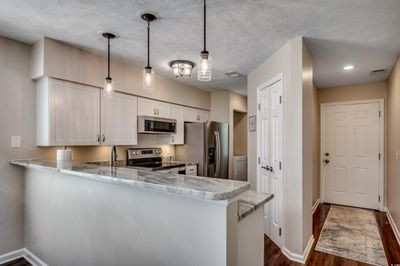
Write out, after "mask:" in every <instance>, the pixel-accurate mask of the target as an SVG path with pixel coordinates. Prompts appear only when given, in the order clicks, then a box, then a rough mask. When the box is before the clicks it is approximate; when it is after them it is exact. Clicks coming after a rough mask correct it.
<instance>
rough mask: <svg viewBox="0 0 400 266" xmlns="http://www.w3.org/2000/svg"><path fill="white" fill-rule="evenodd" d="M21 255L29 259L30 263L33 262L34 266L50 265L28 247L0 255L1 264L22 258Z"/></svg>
mask: <svg viewBox="0 0 400 266" xmlns="http://www.w3.org/2000/svg"><path fill="white" fill-rule="evenodd" d="M21 257H23V258H24V259H26V260H27V261H29V263H30V264H32V265H33V266H48V265H47V264H46V263H45V262H44V261H42V260H41V259H39V258H38V257H37V256H36V255H35V254H33V253H32V252H30V251H29V250H28V249H26V248H21V249H18V250H15V251H11V252H9V253H6V254H3V255H0V264H3V263H7V262H10V261H12V260H15V259H18V258H21Z"/></svg>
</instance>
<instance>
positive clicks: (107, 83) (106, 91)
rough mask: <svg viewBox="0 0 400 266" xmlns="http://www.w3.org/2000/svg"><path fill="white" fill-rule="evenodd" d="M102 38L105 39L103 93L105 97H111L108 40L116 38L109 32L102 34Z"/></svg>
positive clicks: (112, 90)
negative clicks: (105, 57)
mask: <svg viewBox="0 0 400 266" xmlns="http://www.w3.org/2000/svg"><path fill="white" fill-rule="evenodd" d="M103 37H104V38H106V39H107V48H108V49H107V77H106V78H105V81H104V88H103V92H104V94H105V95H112V94H113V92H114V89H113V86H112V78H111V77H110V40H111V39H114V38H115V37H116V36H115V35H114V34H112V33H109V32H104V33H103Z"/></svg>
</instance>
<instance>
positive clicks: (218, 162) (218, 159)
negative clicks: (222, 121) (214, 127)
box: [214, 131, 221, 177]
mask: <svg viewBox="0 0 400 266" xmlns="http://www.w3.org/2000/svg"><path fill="white" fill-rule="evenodd" d="M214 134H215V139H216V154H215V155H216V156H215V157H216V163H215V174H214V176H215V177H218V176H219V172H220V168H221V139H220V137H219V132H218V131H215V132H214Z"/></svg>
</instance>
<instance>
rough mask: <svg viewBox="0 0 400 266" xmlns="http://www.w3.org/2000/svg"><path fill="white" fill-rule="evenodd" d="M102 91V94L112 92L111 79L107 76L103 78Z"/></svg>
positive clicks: (110, 93)
mask: <svg viewBox="0 0 400 266" xmlns="http://www.w3.org/2000/svg"><path fill="white" fill-rule="evenodd" d="M103 92H104V95H112V93H113V86H112V79H111V78H110V77H107V78H105V80H104V88H103Z"/></svg>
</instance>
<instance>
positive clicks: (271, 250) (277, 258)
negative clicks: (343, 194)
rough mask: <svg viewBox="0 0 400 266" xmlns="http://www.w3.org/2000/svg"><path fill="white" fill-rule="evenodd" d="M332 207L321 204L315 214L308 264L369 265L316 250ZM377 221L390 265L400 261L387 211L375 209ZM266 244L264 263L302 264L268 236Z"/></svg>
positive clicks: (399, 251) (397, 245)
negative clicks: (288, 256) (312, 240)
mask: <svg viewBox="0 0 400 266" xmlns="http://www.w3.org/2000/svg"><path fill="white" fill-rule="evenodd" d="M330 208H331V205H330V204H320V205H319V206H318V208H317V209H316V211H315V212H314V215H313V234H314V238H315V242H314V245H313V249H312V252H311V253H310V255H309V257H308V260H307V263H306V265H315V266H316V265H324V266H325V265H326V266H333V265H335V266H336V265H342V266H347V265H352V266H364V265H369V264H365V263H362V262H358V261H354V260H350V259H346V258H341V257H338V256H334V255H330V254H327V253H322V252H318V251H316V250H315V246H316V244H317V242H318V239H319V236H320V233H321V230H322V227H323V224H324V222H325V219H326V217H327V215H328V212H329V210H330ZM374 214H375V218H376V222H377V224H378V228H379V233H380V236H381V239H382V244H383V248H384V250H385V255H386V258H387V260H388V265H391V264H395V263H397V264H399V263H400V246H399V244H398V243H397V241H396V237H395V235H394V233H393V230H392V228H391V226H390V224H389V220H388V218H387V216H386V213H384V212H380V211H374ZM264 238H265V246H264V250H265V252H264V254H265V258H264V265H282V266H285V265H290V266H292V265H293V266H294V265H301V264H300V263H296V262H292V261H290V260H289V259H287V258H286V257H285V255H283V254H282V252H281V251H280V249H279V248H278V247H277V246H276V245H275V244H274V243H273V242H272V241H271V240H270V239H269V238H268V237H267V236H265V237H264Z"/></svg>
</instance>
